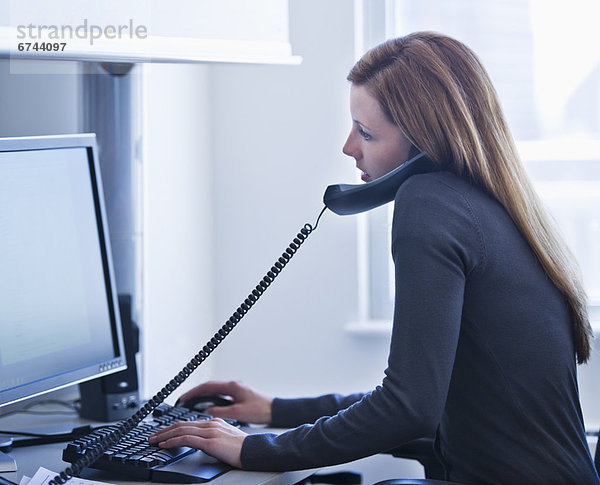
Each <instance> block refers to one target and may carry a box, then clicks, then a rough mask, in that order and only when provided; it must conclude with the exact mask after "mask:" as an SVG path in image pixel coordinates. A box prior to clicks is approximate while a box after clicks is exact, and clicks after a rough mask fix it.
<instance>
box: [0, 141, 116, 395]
mask: <svg viewBox="0 0 600 485" xmlns="http://www.w3.org/2000/svg"><path fill="white" fill-rule="evenodd" d="M125 368H126V360H125V352H124V346H123V340H122V333H121V322H120V318H119V306H118V299H117V291H116V287H115V279H114V276H113V268H112V262H111V249H110V240H109V235H108V225H107V220H106V214H105V211H104V203H103V192H102V182H101V178H100V169H99V165H98V159H97V149H96V138H95V135H90V134H81V135H68V136H41V137H17V138H0V407H1V406H4V405H7V404H11V403H14V402H17V401H20V400H24V399H27V398H30V397H33V396H37V395H40V394H43V393H46V392H49V391H52V390H55V389H60V388H63V387H66V386H69V385H72V384H76V383H79V382H83V381H86V380H89V379H92V378H95V377H100V376H103V375H106V374H110V373H112V372H117V371H119V370H123V369H125Z"/></svg>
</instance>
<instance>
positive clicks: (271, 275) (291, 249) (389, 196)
mask: <svg viewBox="0 0 600 485" xmlns="http://www.w3.org/2000/svg"><path fill="white" fill-rule="evenodd" d="M432 169H433V164H432V162H431V161H429V159H428V158H427V157H426V156H425V154H424V153H420V154H418V155H417V156H415V157H413V158H411V159H410V160H408V161H406V162H405V163H403V164H402V165H401V166H400V167H398V168H396V169H394V170H392V171H391V172H390V173H388V174H386V175H384V176H382V177H380V178H378V179H376V180H374V181H372V182H367V183H366V184H361V185H345V184H341V185H330V186H329V187H327V189H326V191H325V194H324V196H323V201H324V202H325V207H324V208H323V210H322V211H321V213H320V214H319V216H318V217H317V221H316V223H315V225H314V227H313V226H312V225H311V224H305V225H304V227H302V229H300V232H299V233H298V234H297V235H296V237H295V238H294V239H293V240H292V242H291V243H290V244H289V245H288V247H287V248H286V249H285V251H284V252H283V253H282V254H281V256H280V257H279V258H278V259H277V261H275V263H274V264H273V266H271V269H270V270H269V271H267V273H266V274H265V276H264V277H263V278H262V279H261V280H260V281H259V283H258V285H256V287H255V288H254V289H253V290H252V291H251V293H250V294H249V295H248V296H247V298H246V299H245V300H244V301H243V302H242V303H241V304H240V306H239V307H238V308H237V310H236V311H235V312H233V314H232V315H231V317H229V319H228V320H227V321H226V322H225V323H224V324H223V326H222V327H221V328H220V329H219V330H218V331H217V332H216V333H215V334H214V335H213V337H212V338H211V339H210V340H209V341H208V342H207V343H206V345H204V347H202V349H201V350H200V351H199V352H198V353H197V354H196V355H194V357H192V359H191V360H190V361H189V362H188V363H187V364H186V365H185V366H184V367H183V369H182V370H181V371H179V373H178V374H177V375H175V377H173V379H171V380H170V381H169V383H168V384H167V385H165V386H164V387H163V388H162V389H161V390H160V391H159V392H157V393H156V394H155V395H154V396H153V397H152V398H151V399H149V400H148V402H147V403H146V404H144V405H143V406H142V407H141V408H140V409H138V411H137V412H136V413H135V414H134V415H133V416H131V417H130V418H128V419H126V420H123V421H121V422H120V423H119V424H118V425H117V427H116V429H114V430H113V431H111V432H110V433H108V434H107V435H106V436H104V438H103V439H102V440H101V441H100V442H99V443H98V444H96V445H95V447H94V449H93V450H91V452H90V453H87V454H85V455H83V456H82V457H81V458H79V459H78V460H77V461H76V462H74V463H72V464H71V466H70V467H67V468H66V469H65V470H64V471H62V472H61V473H60V474H59V475H56V476H55V477H54V478H53V479H52V480H50V482H49V485H62V484H64V483H66V482H67V481H68V480H69V479H71V478H72V477H74V476H76V475H79V473H81V471H82V470H83V469H84V468H87V467H88V466H90V465H91V464H92V463H94V462H95V461H96V460H97V459H98V458H100V457H101V456H102V454H103V453H104V452H105V451H106V450H107V449H108V448H110V447H111V446H113V445H115V444H116V443H118V442H119V441H120V440H121V438H123V436H125V435H126V434H127V433H129V432H130V431H131V430H132V429H133V428H135V427H136V426H137V425H138V424H139V423H140V422H141V421H142V420H143V419H144V418H146V417H147V416H148V415H149V414H150V413H151V412H152V411H154V409H155V408H156V407H157V406H158V405H159V404H161V403H162V402H163V401H164V400H165V399H166V398H167V397H168V396H169V395H170V394H171V393H172V392H173V391H175V389H177V388H178V387H179V386H180V385H181V384H182V383H183V382H184V381H185V380H186V379H187V378H188V377H189V375H190V374H191V373H192V372H193V371H194V370H196V368H197V367H199V366H200V364H202V362H204V361H205V360H206V359H207V358H208V356H209V355H210V354H211V353H212V351H213V350H215V349H216V348H217V346H218V345H219V344H220V343H221V342H222V341H223V340H224V339H225V337H227V335H229V333H230V332H231V330H233V328H234V327H235V326H236V325H237V324H238V322H239V321H240V320H241V319H242V318H243V317H244V315H246V313H248V311H249V310H250V308H252V306H253V305H254V304H255V303H256V302H257V301H258V299H259V298H260V297H261V296H262V294H263V293H264V292H265V291H266V289H267V288H268V287H269V286H270V285H271V283H272V282H273V280H274V279H275V278H276V277H277V276H278V275H279V273H280V272H281V270H282V269H283V268H284V267H285V266H286V264H287V263H288V262H289V261H290V260H291V259H292V257H293V256H294V254H296V251H297V250H298V249H299V248H300V246H301V245H302V243H303V242H304V241H305V240H306V238H307V237H308V236H309V234H310V233H311V232H312V231H314V230H315V229H316V228H317V225H318V224H319V220H320V219H321V216H322V215H323V213H324V212H325V209H327V208H328V209H330V210H331V211H332V212H335V213H336V214H340V215H346V214H356V213H358V212H363V211H366V210H369V209H373V208H375V207H378V206H380V205H382V204H385V203H387V202H391V201H392V200H393V199H394V196H395V195H396V192H397V191H398V188H399V187H400V185H401V184H402V183H403V182H404V181H405V180H406V179H407V178H408V177H410V176H411V175H414V174H417V173H424V172H429V171H431V170H432Z"/></svg>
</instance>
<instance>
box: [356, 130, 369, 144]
mask: <svg viewBox="0 0 600 485" xmlns="http://www.w3.org/2000/svg"><path fill="white" fill-rule="evenodd" d="M358 134H359V135H360V136H362V137H363V138H364V139H365V140H367V141H369V140H370V139H371V135H369V134H368V133H367V132H366V131H365V130H363V129H362V128H359V129H358Z"/></svg>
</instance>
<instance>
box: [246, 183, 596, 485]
mask: <svg viewBox="0 0 600 485" xmlns="http://www.w3.org/2000/svg"><path fill="white" fill-rule="evenodd" d="M392 255H393V258H394V264H395V272H396V274H395V284H396V288H395V310H394V324H393V333H392V341H391V347H390V354H389V359H388V368H387V369H386V372H385V378H384V380H383V383H382V384H381V386H378V387H377V388H375V389H374V390H373V391H372V392H370V393H368V394H364V395H362V394H355V395H351V396H345V397H343V396H339V395H327V396H321V397H318V398H310V399H276V400H275V401H274V403H273V425H274V426H284V427H294V426H297V427H296V428H295V429H292V430H290V431H287V432H285V433H283V434H281V435H279V436H277V435H274V434H259V435H253V436H248V437H247V438H246V439H245V441H244V445H243V448H242V465H243V467H244V469H248V470H290V469H301V468H311V467H319V466H325V465H332V464H337V463H342V462H347V461H352V460H355V459H358V458H361V457H365V456H368V455H372V454H376V453H379V452H382V451H385V450H389V449H392V448H395V447H397V446H399V445H401V444H403V443H405V442H408V441H411V440H413V439H416V438H420V437H424V436H431V435H434V434H435V435H436V450H437V453H438V455H439V458H440V460H441V461H442V463H443V465H444V467H445V469H446V473H447V476H448V478H449V479H452V480H455V481H458V482H461V483H465V484H477V485H482V484H508V483H510V484H511V485H516V484H528V485H531V484H545V485H550V484H575V483H577V484H579V485H583V484H597V483H599V480H598V476H597V474H596V471H595V469H594V465H593V462H592V459H591V456H590V453H589V450H588V446H587V443H586V437H585V431H584V426H583V419H582V413H581V409H580V405H579V396H578V388H577V375H576V364H575V355H574V346H573V330H572V323H571V318H570V310H569V307H568V305H567V304H566V302H565V300H564V298H563V297H562V295H561V294H560V293H559V291H558V290H557V289H556V287H555V286H554V285H553V283H552V282H551V281H550V280H549V279H548V277H547V276H546V274H545V273H544V271H543V270H542V268H541V267H540V265H539V263H538V262H537V260H536V258H535V256H534V255H533V253H532V251H531V248H530V247H529V245H528V244H527V242H526V241H525V239H524V238H523V236H522V235H521V233H520V232H519V231H518V230H517V229H516V227H515V225H514V223H513V221H512V220H511V218H510V217H509V216H508V214H507V213H506V211H505V210H504V208H503V207H502V205H501V204H499V203H498V202H497V201H496V200H495V199H493V198H491V197H490V196H489V195H487V194H486V193H484V192H483V191H481V190H479V189H477V188H475V187H473V186H472V185H470V184H469V183H468V182H466V181H464V180H462V179H460V178H458V177H456V176H455V175H452V174H450V173H448V172H436V173H430V174H424V175H415V176H413V177H411V178H410V179H408V180H407V181H406V182H405V183H404V184H403V185H402V186H401V187H400V189H399V191H398V193H397V195H396V200H395V207H394V222H393V227H392Z"/></svg>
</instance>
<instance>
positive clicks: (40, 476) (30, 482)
mask: <svg viewBox="0 0 600 485" xmlns="http://www.w3.org/2000/svg"><path fill="white" fill-rule="evenodd" d="M56 475H58V473H56V472H53V471H50V470H48V469H47V468H44V467H40V468H38V471H37V472H35V475H34V476H33V477H32V478H31V479H30V478H29V477H23V478H22V479H21V481H20V483H19V485H48V482H49V481H50V480H52V479H53V478H54V477H55V476H56ZM67 483H68V485H111V484H107V483H106V482H96V481H94V480H85V479H83V478H77V477H73V478H71V479H70V480H69V481H68V482H67Z"/></svg>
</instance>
